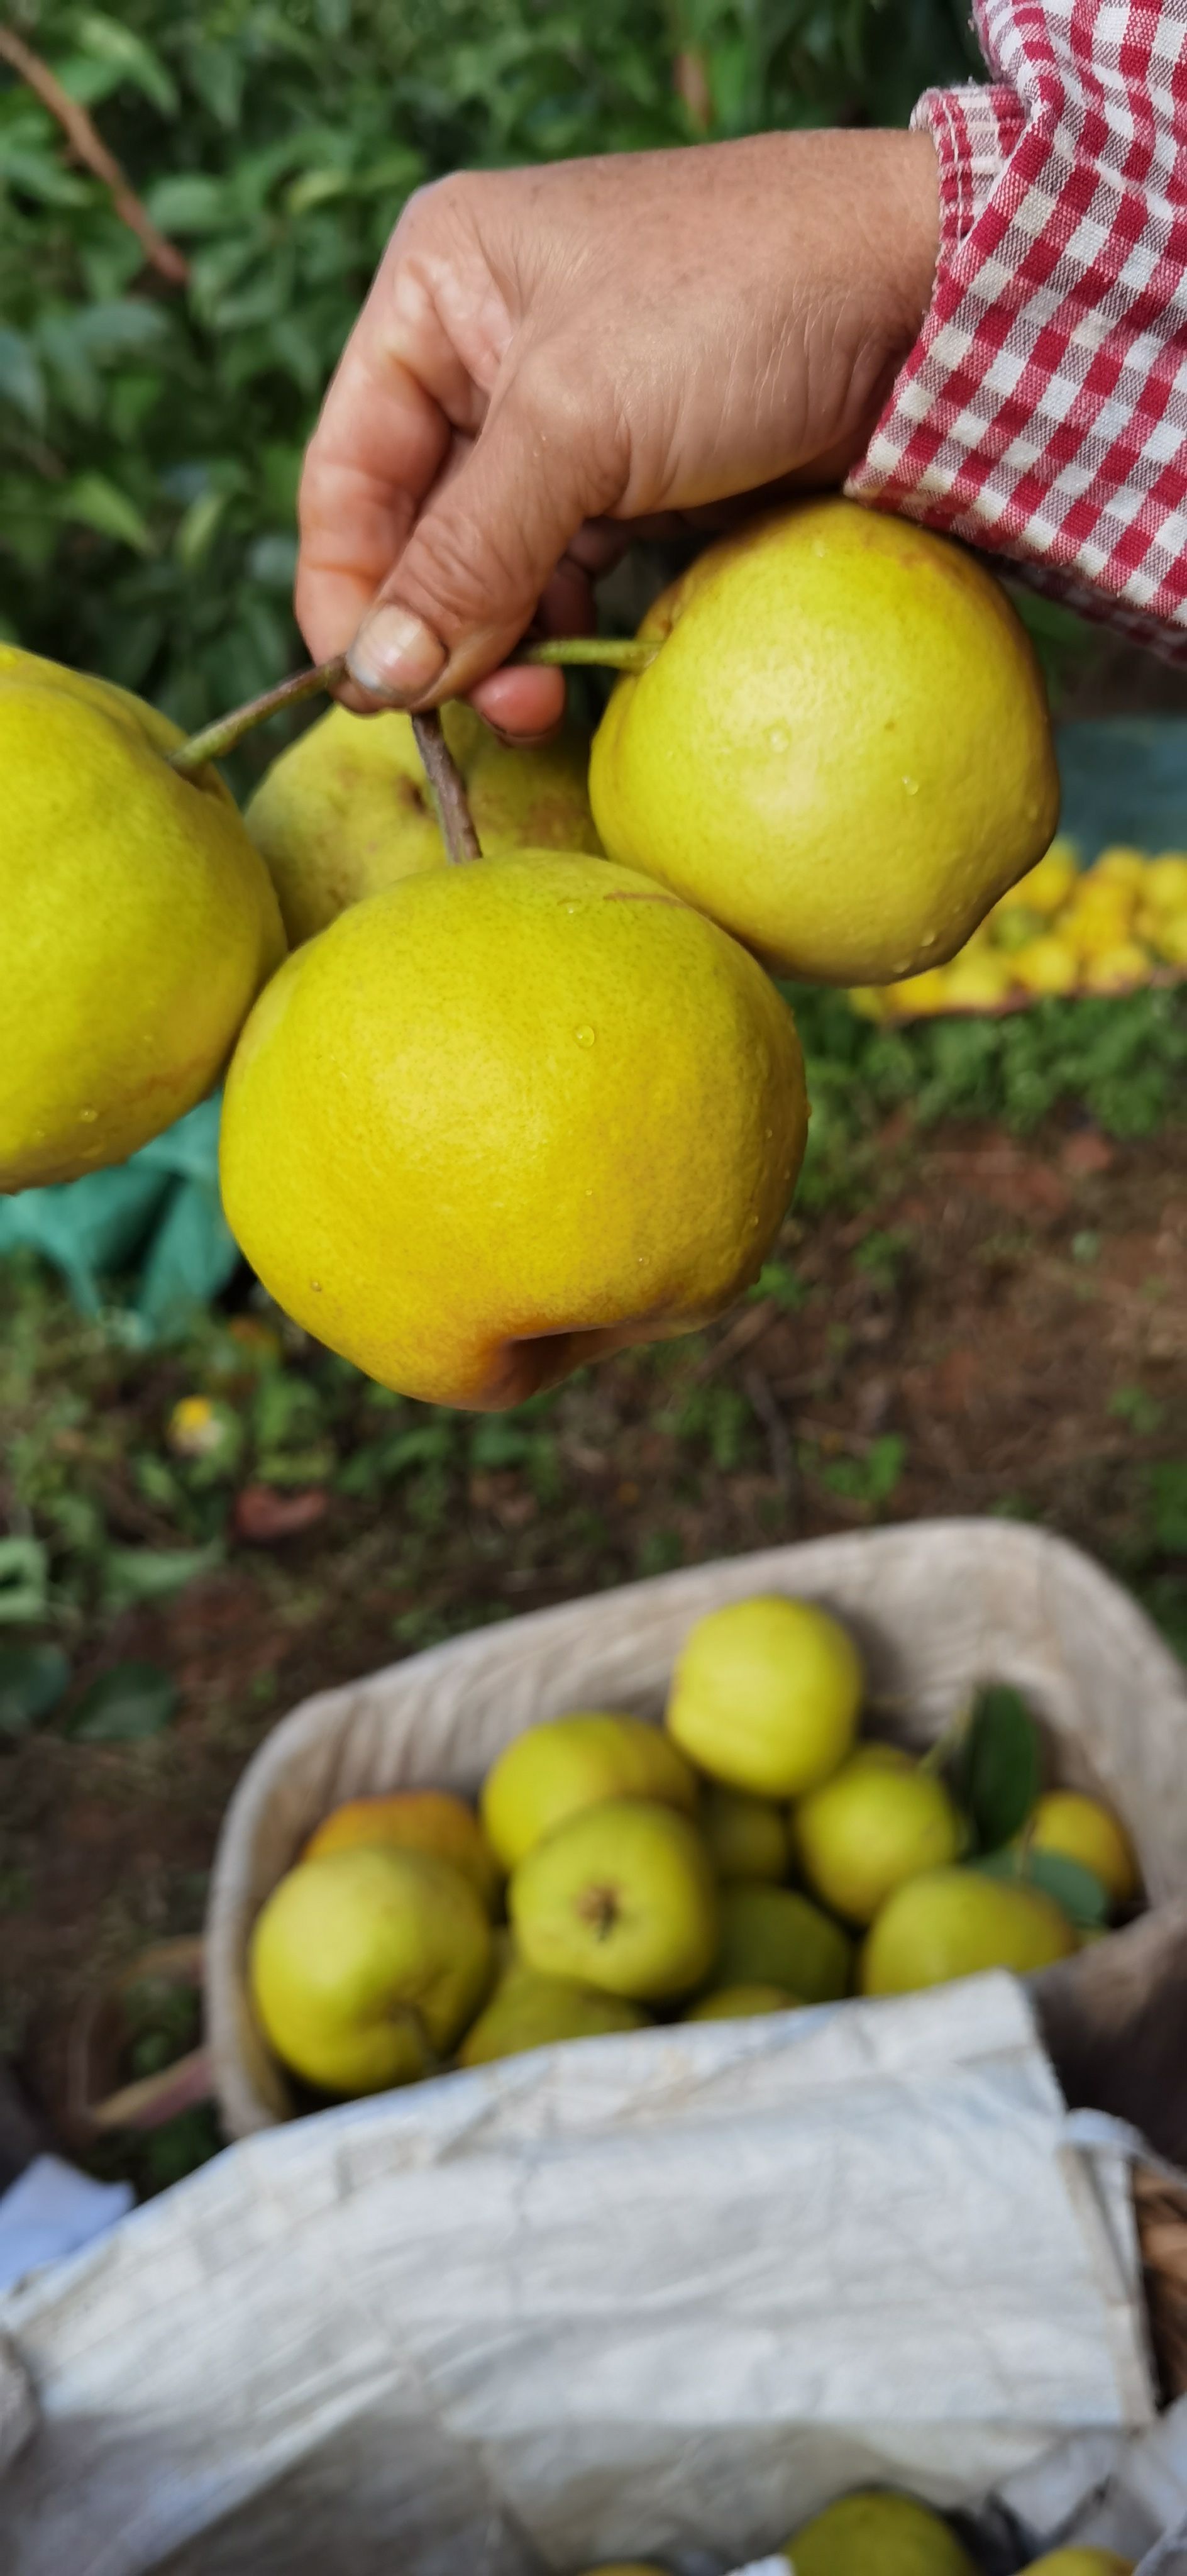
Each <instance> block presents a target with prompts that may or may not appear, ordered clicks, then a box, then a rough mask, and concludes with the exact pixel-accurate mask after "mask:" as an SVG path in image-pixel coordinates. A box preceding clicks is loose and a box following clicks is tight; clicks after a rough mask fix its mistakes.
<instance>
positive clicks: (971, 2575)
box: [784, 2487, 976, 2576]
mask: <svg viewBox="0 0 1187 2576" xmlns="http://www.w3.org/2000/svg"><path fill="white" fill-rule="evenodd" d="M784 2555H785V2556H786V2557H787V2558H789V2559H790V2560H791V2564H792V2567H793V2568H794V2570H795V2576H976V2569H975V2567H974V2565H973V2561H972V2559H971V2558H970V2556H969V2554H968V2551H967V2549H965V2548H964V2547H963V2545H962V2543H961V2542H960V2541H959V2540H958V2539H957V2537H956V2534H955V2532H954V2531H953V2530H952V2528H951V2526H950V2524H948V2523H946V2522H944V2521H943V2520H942V2519H941V2517H940V2515H939V2514H938V2513H933V2512H932V2510H931V2508H930V2506H929V2505H925V2504H918V2503H917V2502H916V2500H915V2498H914V2496H906V2495H898V2494H896V2493H895V2492H894V2491H893V2489H891V2488H889V2487H870V2488H868V2489H866V2490H865V2492H864V2493H862V2494H860V2495H848V2496H841V2497H839V2498H838V2500H837V2502H836V2504H830V2505H826V2506H825V2509H824V2512H823V2513H818V2514H814V2515H813V2518H812V2520H811V2522H805V2523H803V2524H801V2526H800V2529H799V2530H798V2531H795V2532H793V2533H792V2536H791V2539H790V2540H789V2541H788V2542H787V2544H786V2548H785V2551H784Z"/></svg>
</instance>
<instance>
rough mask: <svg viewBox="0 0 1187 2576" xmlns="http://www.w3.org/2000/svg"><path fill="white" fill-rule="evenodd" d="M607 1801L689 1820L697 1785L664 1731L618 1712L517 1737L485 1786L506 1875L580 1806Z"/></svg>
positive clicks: (591, 1714) (591, 1713)
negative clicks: (655, 1807)
mask: <svg viewBox="0 0 1187 2576" xmlns="http://www.w3.org/2000/svg"><path fill="white" fill-rule="evenodd" d="M607 1798H651V1799H658V1800H659V1801H660V1803H661V1805H663V1806H667V1807H680V1808H682V1809H683V1812H684V1814H685V1815H687V1816H691V1814H692V1812H693V1809H694V1808H695V1806H696V1803H697V1782H696V1777H695V1774H694V1773H693V1771H692V1770H691V1769H690V1767H689V1764H688V1763H687V1762H686V1761H685V1759H684V1755H683V1754H682V1753H679V1752H677V1749H676V1747H675V1745H674V1744H672V1743H670V1742H669V1740H668V1738H667V1736H666V1735H664V1733H663V1732H662V1730H661V1729H660V1728H659V1727H658V1726H647V1725H645V1724H644V1721H643V1719H642V1718H641V1717H625V1716H623V1715H622V1714H621V1713H620V1712H619V1713H611V1712H610V1711H608V1710H607V1711H599V1710H579V1711H576V1712H575V1713H574V1714H573V1715H572V1716H571V1717H552V1718H547V1719H546V1720H545V1721H544V1723H543V1725H541V1726H529V1727H527V1728H526V1729H525V1731H524V1733H523V1734H522V1735H517V1736H515V1737H513V1739H512V1741H511V1743H510V1744H508V1745H506V1746H505V1747H504V1749H503V1751H502V1752H501V1753H500V1754H499V1755H498V1757H497V1759H496V1760H495V1761H494V1762H493V1763H492V1764H491V1767H490V1770H489V1771H488V1772H487V1775H486V1778H485V1780H484V1781H483V1784H482V1820H483V1823H484V1825H485V1827H486V1831H487V1835H488V1837H489V1840H490V1842H491V1845H492V1847H493V1849H494V1850H495V1851H496V1852H497V1854H498V1856H499V1859H500V1861H501V1862H502V1864H503V1867H504V1869H514V1868H515V1867H516V1866H517V1864H518V1863H519V1862H520V1861H521V1860H522V1859H523V1858H524V1856H525V1854H526V1853H527V1852H530V1851H531V1849H532V1846H533V1844H535V1843H538V1842H542V1841H543V1840H544V1837H545V1835H546V1834H551V1833H554V1832H555V1830H556V1827H557V1826H558V1825H562V1824H564V1822H565V1820H566V1818H567V1817H569V1816H573V1815H576V1814H577V1812H578V1810H579V1809H580V1808H581V1807H598V1806H602V1805H603V1804H604V1803H605V1800H606V1799H607Z"/></svg>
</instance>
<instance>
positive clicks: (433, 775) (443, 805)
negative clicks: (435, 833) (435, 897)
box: [412, 707, 482, 867]
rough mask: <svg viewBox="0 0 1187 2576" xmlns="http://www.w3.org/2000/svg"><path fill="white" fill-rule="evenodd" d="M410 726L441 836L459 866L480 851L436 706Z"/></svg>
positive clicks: (471, 818)
mask: <svg viewBox="0 0 1187 2576" xmlns="http://www.w3.org/2000/svg"><path fill="white" fill-rule="evenodd" d="M412 730H413V733H414V734H415V735H416V748H417V750H418V752H419V753H420V756H421V759H422V760H423V762H424V765H425V776H426V778H427V779H428V782H429V785H430V787H431V789H432V791H433V803H434V805H435V806H436V808H437V821H438V822H439V824H440V826H441V838H442V840H443V841H444V843H445V847H446V851H447V853H448V855H449V857H450V859H451V860H452V862H453V864H454V866H455V867H459V866H460V865H461V863H462V861H463V860H464V859H480V858H481V857H482V852H481V850H480V848H479V846H478V834H477V832H476V831H475V829H474V817H473V815H472V814H471V812H470V807H469V802H468V799H467V796H466V791H465V788H464V787H463V785H462V773H461V771H460V769H459V768H458V765H457V762H456V760H455V759H454V756H453V753H452V752H451V750H450V748H449V745H448V743H447V742H446V739H445V731H444V727H443V725H442V723H441V718H440V716H439V715H438V713H437V710H436V708H435V707H430V708H429V709H428V710H427V712H426V713H425V714H424V715H421V716H413V719H412Z"/></svg>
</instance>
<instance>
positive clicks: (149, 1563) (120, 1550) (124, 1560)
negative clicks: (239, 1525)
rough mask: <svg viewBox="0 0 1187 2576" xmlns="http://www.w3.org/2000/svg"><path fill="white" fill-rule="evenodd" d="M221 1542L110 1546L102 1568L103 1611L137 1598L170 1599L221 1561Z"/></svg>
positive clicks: (129, 1603) (124, 1605)
mask: <svg viewBox="0 0 1187 2576" xmlns="http://www.w3.org/2000/svg"><path fill="white" fill-rule="evenodd" d="M222 1555H223V1550H222V1545H221V1542H220V1541H219V1540H218V1539H212V1540H210V1542H209V1543H208V1545H207V1546H205V1547H113V1548H109V1549H108V1552H107V1556H106V1559H105V1562H104V1567H103V1606H104V1609H105V1610H126V1609H128V1608H129V1607H130V1605H131V1604H132V1603H133V1602H137V1601H169V1600H172V1598H173V1596H174V1594H175V1593H178V1592H184V1590H185V1587H186V1585H187V1583H193V1582H195V1581H196V1579H197V1577H198V1576H199V1575H200V1574H209V1573H210V1571H211V1569H212V1567H214V1566H216V1565H219V1564H221V1562H222Z"/></svg>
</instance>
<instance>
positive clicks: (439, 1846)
mask: <svg viewBox="0 0 1187 2576" xmlns="http://www.w3.org/2000/svg"><path fill="white" fill-rule="evenodd" d="M366 1843H386V1844H388V1845H390V1846H391V1847H392V1849H394V1850H397V1851H426V1852H436V1854H437V1857H438V1859H440V1860H451V1861H452V1862H453V1864H454V1867H455V1869H460V1871H461V1873H462V1876H463V1878H468V1879H470V1880H471V1881H472V1882H473V1885H474V1886H475V1887H476V1888H477V1890H478V1893H479V1895H480V1897H481V1898H482V1902H483V1904H484V1905H485V1907H486V1909H487V1912H488V1914H493V1912H494V1911H495V1908H496V1906H497V1905H498V1901H499V1891H500V1884H501V1881H500V1873H499V1865H498V1862H497V1861H496V1859H495V1856H494V1853H493V1852H492V1850H491V1847H490V1844H489V1843H488V1841H487V1838H486V1835H485V1834H484V1832H483V1830H482V1827H481V1825H480V1824H479V1821H478V1818H477V1816H476V1815H475V1813H474V1810H473V1808H472V1807H468V1806H467V1805H466V1801H465V1799H464V1798H455V1797H454V1795H453V1792H452V1791H451V1790H449V1789H396V1790H390V1791H389V1792H388V1793H387V1795H386V1796H381V1797H373V1798H348V1799H347V1800H346V1801H345V1803H344V1804H343V1805H342V1806H341V1807H335V1808H334V1809H333V1811H332V1813H331V1814H330V1815H328V1816H327V1817H325V1819H324V1821H323V1822H322V1823H321V1824H320V1825H319V1826H318V1827H317V1830H316V1832H315V1833H312V1834H311V1835H310V1837H309V1840H308V1842H307V1843H306V1845H305V1849H304V1851H303V1852H302V1855H301V1857H302V1859H303V1860H316V1859H317V1858H318V1856H319V1854H320V1853H321V1852H328V1851H356V1850H357V1849H358V1848H359V1846H360V1844H366Z"/></svg>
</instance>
